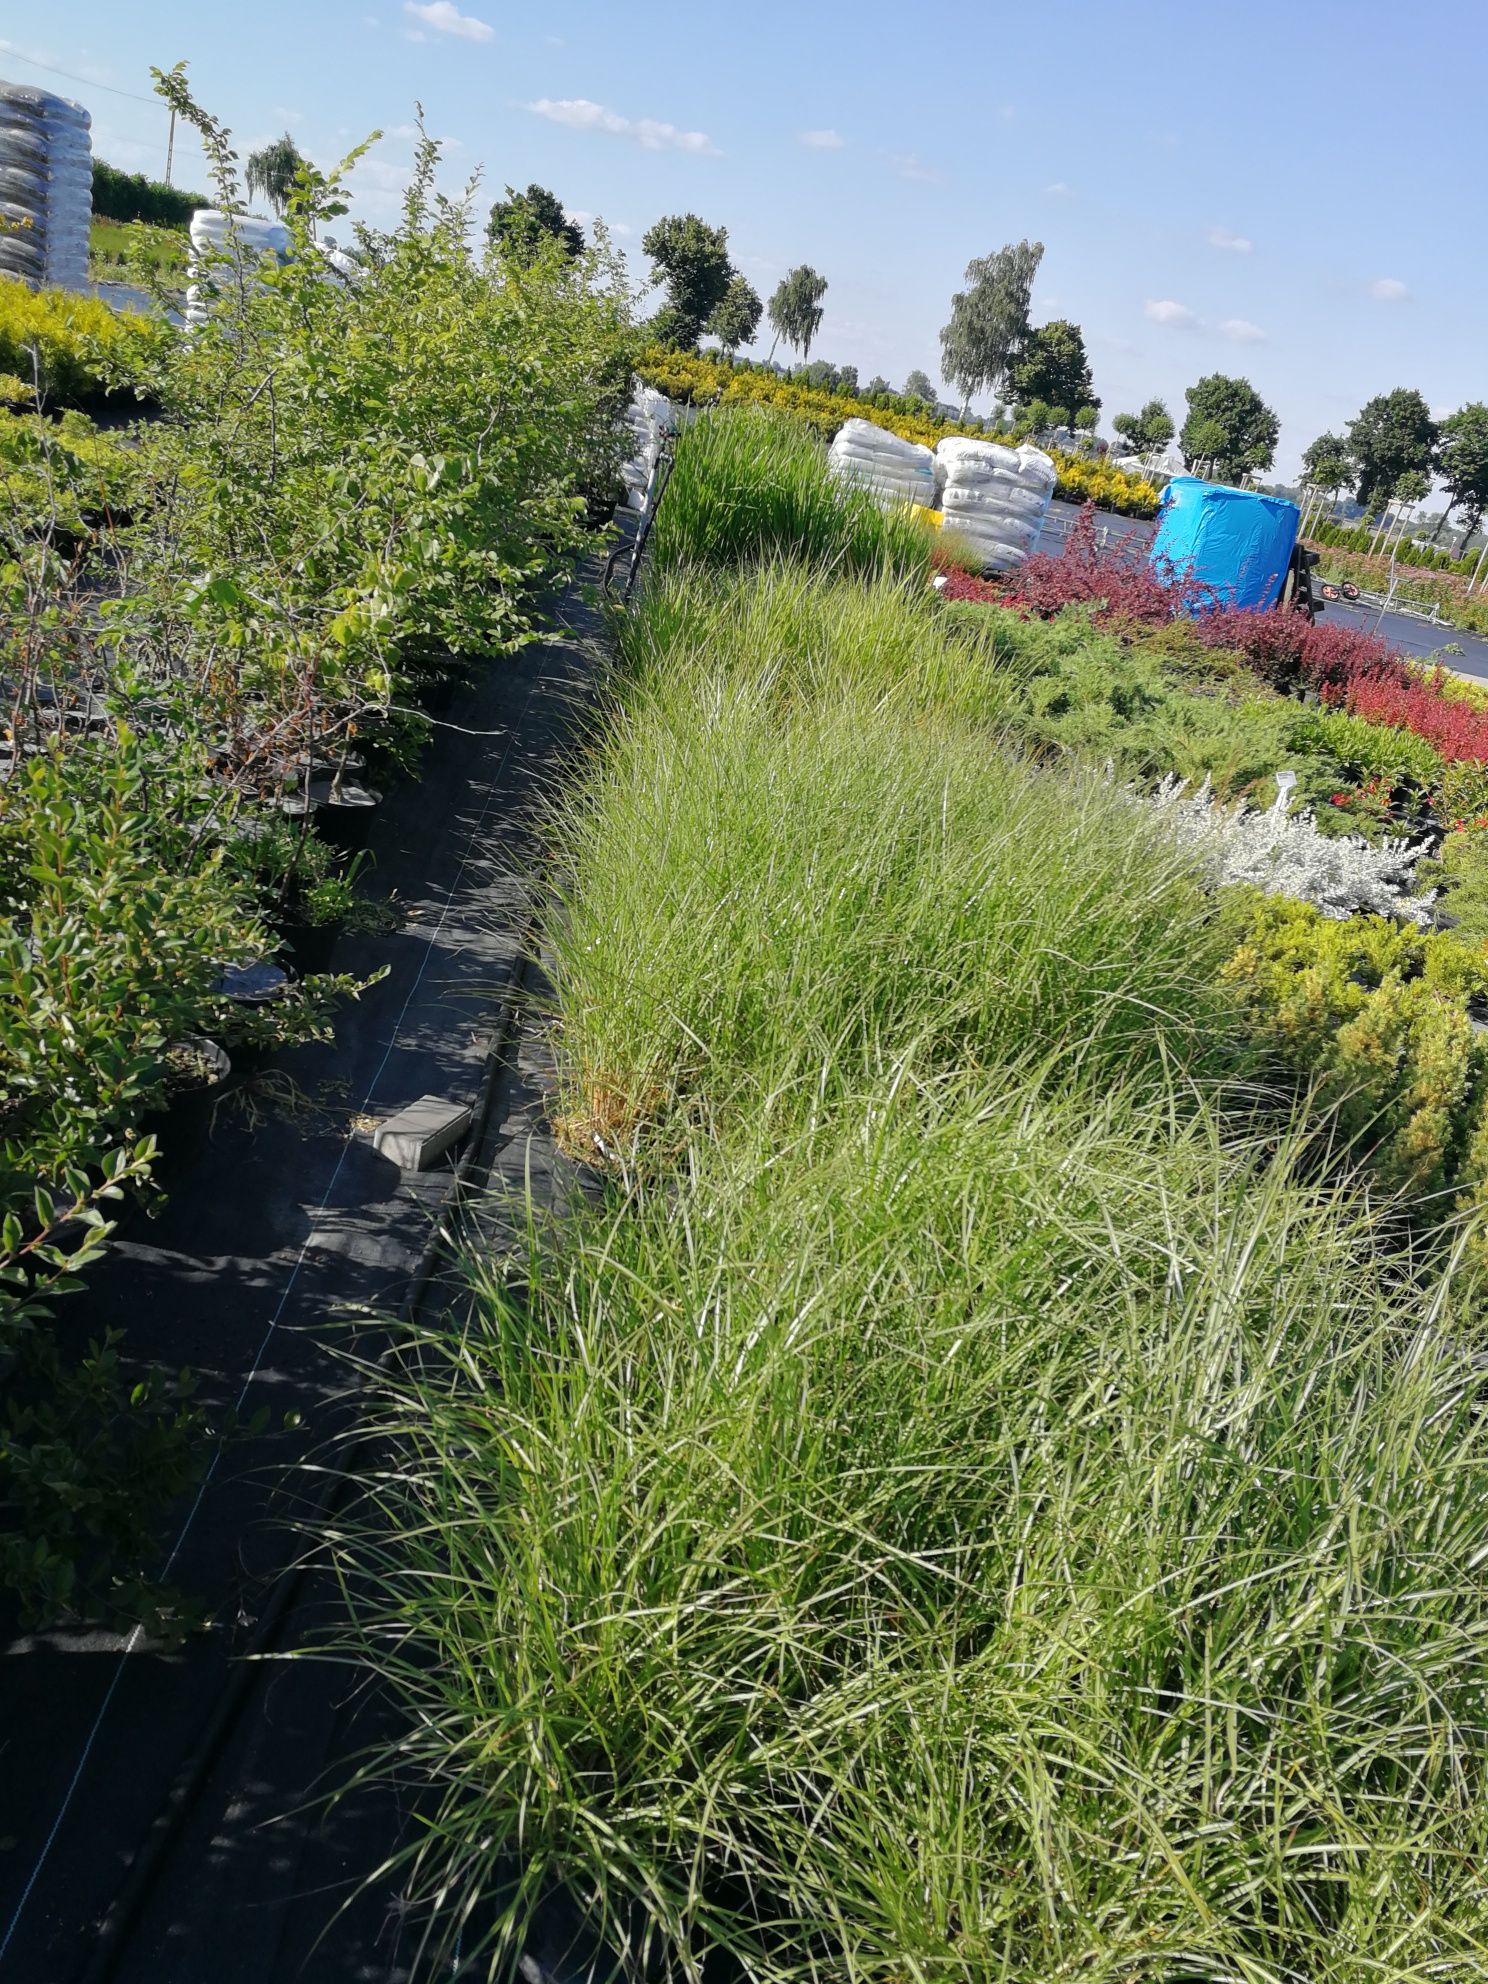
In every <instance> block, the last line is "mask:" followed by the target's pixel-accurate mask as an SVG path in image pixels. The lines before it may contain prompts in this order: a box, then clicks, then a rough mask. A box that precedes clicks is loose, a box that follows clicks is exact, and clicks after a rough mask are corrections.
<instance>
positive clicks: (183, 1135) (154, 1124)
mask: <svg viewBox="0 0 1488 1984" xmlns="http://www.w3.org/2000/svg"><path fill="white" fill-rule="evenodd" d="M174 1051H175V1052H176V1053H177V1055H178V1056H179V1057H182V1058H178V1060H177V1063H176V1070H177V1071H176V1072H175V1073H173V1074H172V1075H169V1076H167V1080H166V1105H165V1108H164V1109H163V1110H161V1111H160V1112H159V1113H158V1115H156V1116H155V1117H154V1118H153V1119H152V1120H151V1122H150V1123H149V1124H148V1126H147V1127H148V1128H149V1129H150V1130H152V1131H153V1132H154V1134H155V1137H156V1139H157V1141H158V1143H159V1145H160V1159H159V1163H158V1165H157V1167H156V1169H157V1175H159V1176H161V1177H168V1176H169V1175H170V1174H171V1173H173V1172H174V1173H176V1174H179V1173H180V1172H181V1170H182V1169H184V1167H185V1166H187V1165H188V1164H190V1163H191V1162H192V1161H193V1160H194V1159H195V1158H196V1157H198V1156H199V1155H200V1153H201V1150H202V1146H203V1145H204V1144H205V1143H206V1141H207V1138H208V1137H209V1136H210V1134H211V1130H212V1119H213V1117H214V1115H215V1114H216V1111H217V1104H218V1103H219V1102H220V1101H221V1099H222V1096H223V1093H224V1091H225V1090H226V1087H227V1083H228V1079H229V1077H230V1076H231V1074H232V1065H233V1064H232V1062H231V1061H230V1060H229V1058H228V1055H227V1052H226V1050H225V1049H224V1048H222V1047H219V1046H218V1044H217V1042H216V1041H215V1040H208V1039H207V1038H206V1037H205V1035H203V1034H188V1035H187V1036H186V1037H185V1038H184V1039H183V1040H181V1041H178V1042H177V1043H176V1047H175V1050H174Z"/></svg>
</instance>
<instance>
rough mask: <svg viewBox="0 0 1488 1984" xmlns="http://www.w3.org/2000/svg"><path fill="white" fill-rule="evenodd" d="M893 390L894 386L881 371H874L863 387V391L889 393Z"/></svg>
mask: <svg viewBox="0 0 1488 1984" xmlns="http://www.w3.org/2000/svg"><path fill="white" fill-rule="evenodd" d="M893 390H894V388H893V387H892V386H891V385H890V384H889V382H888V380H887V379H886V378H885V377H884V375H883V374H882V372H875V373H874V375H873V377H872V378H871V379H870V380H869V381H868V383H867V385H866V386H865V387H864V388H863V391H864V392H865V393H891V392H893Z"/></svg>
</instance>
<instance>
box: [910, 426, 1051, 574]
mask: <svg viewBox="0 0 1488 1984" xmlns="http://www.w3.org/2000/svg"><path fill="white" fill-rule="evenodd" d="M935 458H936V460H937V462H939V463H940V465H941V468H942V471H943V473H944V476H945V486H944V488H943V489H942V491H941V497H940V509H941V515H942V522H941V529H942V530H948V531H952V532H954V533H955V535H956V536H957V537H958V538H960V539H962V540H964V542H966V543H967V544H969V545H970V546H971V548H972V549H973V550H974V551H976V552H978V553H979V554H980V555H981V556H982V558H983V561H984V563H985V565H986V567H987V569H989V570H991V571H997V572H1005V571H1007V570H1009V569H1010V567H1012V566H1014V565H1021V564H1022V563H1023V560H1024V559H1025V558H1026V557H1027V556H1028V554H1029V552H1030V551H1032V549H1033V547H1034V545H1035V544H1037V543H1038V539H1039V533H1040V532H1041V531H1042V529H1043V527H1044V519H1045V517H1046V516H1047V515H1048V510H1049V501H1050V498H1051V497H1052V496H1053V494H1054V480H1055V475H1054V464H1053V462H1052V461H1050V459H1049V457H1048V456H1047V455H1046V454H1043V453H1042V452H1041V451H1040V450H1039V449H1038V448H1032V447H1029V446H1028V445H1027V444H1026V443H1025V445H1024V446H1023V447H1021V448H1005V447H1003V446H1002V445H1001V444H1000V443H999V442H996V441H973V440H970V439H966V438H963V437H962V436H960V435H956V436H953V437H952V438H950V439H948V440H945V441H942V442H941V444H940V446H939V447H938V448H937V449H936V450H935Z"/></svg>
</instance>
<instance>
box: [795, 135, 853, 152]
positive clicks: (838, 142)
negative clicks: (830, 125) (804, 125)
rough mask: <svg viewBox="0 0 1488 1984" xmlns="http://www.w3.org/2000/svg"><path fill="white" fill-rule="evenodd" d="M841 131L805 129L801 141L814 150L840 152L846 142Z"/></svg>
mask: <svg viewBox="0 0 1488 1984" xmlns="http://www.w3.org/2000/svg"><path fill="white" fill-rule="evenodd" d="M846 142H847V141H846V139H845V138H844V137H843V135H842V133H841V132H840V131H830V130H829V131H803V132H802V133H801V143H802V144H803V145H806V146H809V148H810V149H811V150H812V151H814V152H840V151H841V150H842V147H843V145H844V144H845V143H846Z"/></svg>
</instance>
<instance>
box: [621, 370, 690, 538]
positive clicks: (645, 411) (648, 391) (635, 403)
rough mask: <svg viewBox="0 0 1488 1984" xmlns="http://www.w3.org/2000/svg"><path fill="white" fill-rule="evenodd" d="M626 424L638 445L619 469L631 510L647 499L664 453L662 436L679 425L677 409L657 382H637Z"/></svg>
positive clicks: (640, 505) (638, 507) (626, 414)
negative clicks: (659, 457)
mask: <svg viewBox="0 0 1488 1984" xmlns="http://www.w3.org/2000/svg"><path fill="white" fill-rule="evenodd" d="M625 424H626V426H627V427H628V428H629V429H630V432H631V438H632V440H633V441H634V443H635V447H634V452H633V453H632V454H631V456H630V459H629V460H628V461H627V462H626V463H625V465H624V467H623V468H622V469H621V471H620V479H621V481H622V482H623V483H624V484H625V500H626V503H627V504H628V505H629V506H630V508H631V509H632V510H639V509H640V508H641V507H642V505H643V504H644V502H645V500H646V485H647V483H648V482H649V481H650V480H651V471H652V470H653V469H654V468H655V466H656V458H657V456H658V455H659V454H660V453H661V442H662V436H663V435H665V434H669V433H671V432H672V430H673V429H674V428H675V426H676V425H677V409H676V408H675V407H674V406H673V405H672V403H671V401H670V400H669V399H668V398H667V396H666V394H665V393H659V392H658V391H657V390H656V388H655V387H654V386H640V385H638V386H637V387H636V389H635V394H634V397H633V398H632V400H631V402H630V405H629V406H628V407H627V408H626V412H625Z"/></svg>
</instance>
